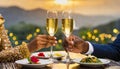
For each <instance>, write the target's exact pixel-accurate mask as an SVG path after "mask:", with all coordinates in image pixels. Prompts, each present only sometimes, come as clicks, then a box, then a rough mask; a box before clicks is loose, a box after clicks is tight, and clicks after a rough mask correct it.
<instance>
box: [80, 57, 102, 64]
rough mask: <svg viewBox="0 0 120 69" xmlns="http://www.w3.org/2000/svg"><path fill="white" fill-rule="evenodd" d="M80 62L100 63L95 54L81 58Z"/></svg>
mask: <svg viewBox="0 0 120 69" xmlns="http://www.w3.org/2000/svg"><path fill="white" fill-rule="evenodd" d="M80 62H82V63H102V62H101V61H100V60H99V59H98V58H97V57H95V56H91V55H89V56H87V57H85V58H82V60H81V61H80Z"/></svg>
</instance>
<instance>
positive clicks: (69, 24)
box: [62, 11, 73, 62]
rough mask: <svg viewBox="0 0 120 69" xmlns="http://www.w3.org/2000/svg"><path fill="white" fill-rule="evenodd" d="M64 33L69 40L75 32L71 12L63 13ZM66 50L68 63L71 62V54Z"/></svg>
mask: <svg viewBox="0 0 120 69" xmlns="http://www.w3.org/2000/svg"><path fill="white" fill-rule="evenodd" d="M62 31H63V33H64V35H65V36H66V38H68V37H69V36H70V35H71V34H72V32H73V18H72V17H71V11H68V12H65V11H63V13H62ZM64 48H65V50H66V52H67V56H66V62H70V56H69V52H68V51H67V49H66V48H67V47H64Z"/></svg>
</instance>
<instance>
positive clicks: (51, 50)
mask: <svg viewBox="0 0 120 69" xmlns="http://www.w3.org/2000/svg"><path fill="white" fill-rule="evenodd" d="M50 53H51V55H50V58H51V59H53V46H51V47H50Z"/></svg>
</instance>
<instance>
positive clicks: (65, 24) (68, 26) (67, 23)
mask: <svg viewBox="0 0 120 69" xmlns="http://www.w3.org/2000/svg"><path fill="white" fill-rule="evenodd" d="M62 31H63V33H64V34H65V36H66V37H69V36H70V34H71V33H72V31H73V19H70V18H65V19H62Z"/></svg>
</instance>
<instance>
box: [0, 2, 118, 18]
mask: <svg viewBox="0 0 120 69" xmlns="http://www.w3.org/2000/svg"><path fill="white" fill-rule="evenodd" d="M61 1H62V0H61ZM68 1H70V2H68V3H67V5H60V4H57V3H55V0H0V7H9V6H19V7H21V8H23V9H26V10H32V9H36V8H42V9H47V10H50V9H57V10H61V9H65V7H67V8H72V10H73V12H74V13H79V14H85V15H112V16H120V9H119V7H120V0H68Z"/></svg>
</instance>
